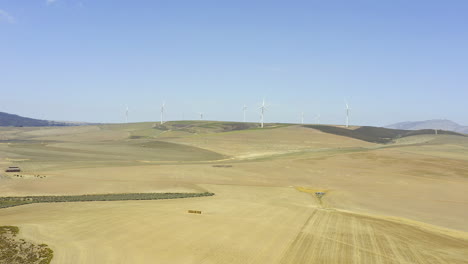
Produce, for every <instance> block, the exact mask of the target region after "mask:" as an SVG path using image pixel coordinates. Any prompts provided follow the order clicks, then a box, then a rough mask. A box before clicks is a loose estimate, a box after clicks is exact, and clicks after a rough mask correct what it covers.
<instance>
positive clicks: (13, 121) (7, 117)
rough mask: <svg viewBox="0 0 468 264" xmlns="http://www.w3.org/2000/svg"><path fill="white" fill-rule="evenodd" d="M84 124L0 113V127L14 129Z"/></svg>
mask: <svg viewBox="0 0 468 264" xmlns="http://www.w3.org/2000/svg"><path fill="white" fill-rule="evenodd" d="M85 124H86V123H78V122H61V121H49V120H40V119H34V118H28V117H22V116H19V115H13V114H8V113H3V112H0V126H15V127H37V126H76V125H85Z"/></svg>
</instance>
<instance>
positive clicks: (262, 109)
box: [258, 98, 268, 128]
mask: <svg viewBox="0 0 468 264" xmlns="http://www.w3.org/2000/svg"><path fill="white" fill-rule="evenodd" d="M258 109H260V111H261V114H260V124H261V128H263V120H264V119H263V116H264V114H265V111H266V110H268V109H267V108H266V105H265V98H263V103H262V106H260V107H259V108H258Z"/></svg>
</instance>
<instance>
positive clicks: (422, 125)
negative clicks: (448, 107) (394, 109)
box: [385, 119, 468, 134]
mask: <svg viewBox="0 0 468 264" xmlns="http://www.w3.org/2000/svg"><path fill="white" fill-rule="evenodd" d="M385 127H386V128H392V129H404V130H419V129H441V130H447V131H453V132H458V133H464V134H468V126H462V125H459V124H457V123H455V122H453V121H450V120H447V119H433V120H426V121H414V122H411V121H410V122H401V123H396V124H392V125H388V126H385Z"/></svg>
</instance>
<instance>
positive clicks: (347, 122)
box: [345, 99, 351, 127]
mask: <svg viewBox="0 0 468 264" xmlns="http://www.w3.org/2000/svg"><path fill="white" fill-rule="evenodd" d="M345 104H346V127H349V110H351V108H349V105H348V102H347V101H346V99H345Z"/></svg>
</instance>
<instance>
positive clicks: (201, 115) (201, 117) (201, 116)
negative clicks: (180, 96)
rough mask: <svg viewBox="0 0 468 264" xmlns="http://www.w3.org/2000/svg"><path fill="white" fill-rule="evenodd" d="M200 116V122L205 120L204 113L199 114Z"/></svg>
mask: <svg viewBox="0 0 468 264" xmlns="http://www.w3.org/2000/svg"><path fill="white" fill-rule="evenodd" d="M198 114H199V115H200V120H203V113H202V112H200V113H198Z"/></svg>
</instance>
